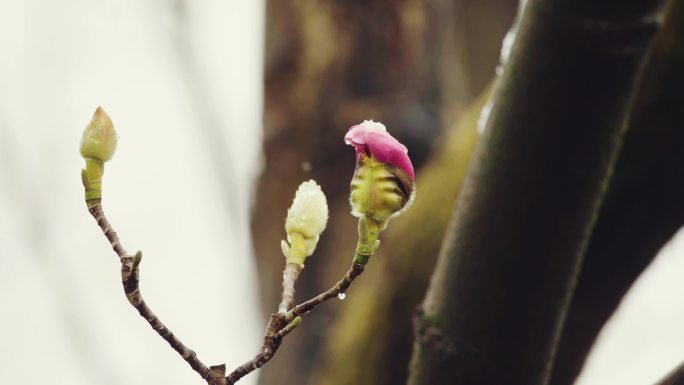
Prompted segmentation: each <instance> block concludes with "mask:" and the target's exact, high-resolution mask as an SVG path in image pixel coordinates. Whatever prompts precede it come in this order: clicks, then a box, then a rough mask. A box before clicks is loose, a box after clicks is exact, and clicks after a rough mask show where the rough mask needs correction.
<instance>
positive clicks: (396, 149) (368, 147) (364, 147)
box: [344, 120, 415, 182]
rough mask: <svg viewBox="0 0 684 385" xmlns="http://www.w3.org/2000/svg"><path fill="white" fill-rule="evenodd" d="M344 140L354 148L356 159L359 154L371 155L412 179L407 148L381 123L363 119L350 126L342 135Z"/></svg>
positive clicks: (358, 157) (358, 158) (411, 166)
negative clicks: (361, 121) (359, 122)
mask: <svg viewBox="0 0 684 385" xmlns="http://www.w3.org/2000/svg"><path fill="white" fill-rule="evenodd" d="M344 142H345V143H346V144H349V145H351V146H354V149H356V159H357V160H360V157H361V154H365V155H366V156H373V157H375V159H377V161H378V162H380V163H388V164H391V165H393V166H395V167H398V168H400V169H401V170H403V171H404V172H405V173H406V175H407V176H408V177H409V179H411V182H413V181H414V178H415V177H414V173H413V165H412V164H411V159H409V156H408V149H407V148H406V146H404V145H403V144H401V143H399V141H398V140H396V139H394V137H392V135H390V134H389V133H388V132H387V129H386V128H385V126H384V125H383V124H382V123H379V122H374V121H372V120H365V121H364V122H363V123H361V124H357V125H355V126H351V127H350V128H349V132H347V135H345V136H344Z"/></svg>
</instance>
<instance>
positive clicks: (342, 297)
mask: <svg viewBox="0 0 684 385" xmlns="http://www.w3.org/2000/svg"><path fill="white" fill-rule="evenodd" d="M337 298H339V299H340V301H342V300H343V299H345V298H347V294H346V293H339V294H337Z"/></svg>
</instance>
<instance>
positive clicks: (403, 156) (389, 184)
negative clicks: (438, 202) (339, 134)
mask: <svg viewBox="0 0 684 385" xmlns="http://www.w3.org/2000/svg"><path fill="white" fill-rule="evenodd" d="M344 141H345V143H346V144H348V145H351V146H353V147H354V149H355V150H356V171H355V172H354V178H353V179H352V182H351V196H350V202H351V205H352V213H353V214H354V215H355V216H358V217H362V216H363V217H366V218H369V219H372V220H374V221H375V222H377V223H378V224H380V227H381V228H384V226H385V225H386V223H387V221H388V220H389V219H390V218H391V217H392V216H396V215H398V214H400V213H401V212H403V210H404V209H406V208H407V207H408V205H409V204H410V202H411V200H412V199H413V195H414V190H415V189H414V178H415V175H414V172H413V165H412V164H411V160H410V159H409V156H408V149H407V148H406V146H404V145H403V144H401V143H400V142H399V141H398V140H396V139H394V137H392V135H390V134H389V133H388V132H387V129H386V128H385V126H384V125H383V124H382V123H379V122H374V121H372V120H366V121H364V122H363V123H361V124H357V125H355V126H352V127H350V128H349V131H348V132H347V134H346V135H345V136H344Z"/></svg>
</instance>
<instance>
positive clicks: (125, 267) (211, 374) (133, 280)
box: [88, 200, 225, 385]
mask: <svg viewBox="0 0 684 385" xmlns="http://www.w3.org/2000/svg"><path fill="white" fill-rule="evenodd" d="M88 211H90V214H91V215H92V216H93V218H95V220H96V221H97V224H98V226H100V228H101V229H102V232H103V233H104V235H105V236H106V237H107V239H108V240H109V243H110V244H111V245H112V249H114V252H115V253H116V254H117V255H118V256H119V261H120V262H121V282H122V283H123V287H124V292H125V293H126V298H127V299H128V302H130V303H131V305H133V307H135V308H136V310H138V313H140V316H141V317H143V318H145V320H147V322H148V323H149V324H150V326H152V329H154V330H155V331H156V332H157V333H158V334H159V335H160V336H161V337H162V338H163V339H164V340H165V341H166V342H168V343H169V345H171V347H172V348H173V350H175V351H176V352H178V354H180V355H181V357H183V359H184V360H185V361H187V363H188V364H190V367H192V369H193V370H194V371H196V372H197V373H198V374H199V375H200V376H201V377H202V378H203V379H205V380H206V381H207V383H209V384H212V385H214V384H216V385H219V384H224V383H225V379H224V378H223V376H224V375H225V365H223V366H222V365H219V366H212V367H211V368H209V367H207V366H206V365H205V364H204V363H202V361H200V359H199V358H197V354H196V353H195V352H194V351H193V350H191V349H189V348H188V347H187V346H185V345H184V344H183V343H182V342H181V341H180V340H179V339H178V337H176V335H175V334H173V332H171V330H169V329H168V328H167V327H166V326H165V325H164V324H163V323H162V322H161V320H160V319H159V318H158V317H157V316H156V315H155V314H154V312H153V311H152V309H150V308H149V306H147V304H146V303H145V301H144V300H143V297H142V294H141V293H140V287H139V282H140V270H139V268H138V266H139V264H140V260H141V259H142V253H141V252H139V251H138V252H137V253H136V254H135V255H133V256H131V255H129V254H128V253H126V250H125V249H124V248H123V246H122V245H121V242H120V241H119V237H118V236H117V234H116V232H115V231H114V228H113V227H112V225H111V224H110V223H109V221H108V220H107V218H106V217H105V214H104V211H103V210H102V204H101V203H100V202H99V200H98V202H97V203H93V204H89V206H88ZM222 367H223V373H221V368H222Z"/></svg>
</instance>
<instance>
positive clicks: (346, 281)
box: [285, 262, 366, 321]
mask: <svg viewBox="0 0 684 385" xmlns="http://www.w3.org/2000/svg"><path fill="white" fill-rule="evenodd" d="M365 268H366V265H365V264H360V263H356V262H353V263H352V265H351V267H350V268H349V270H347V273H346V274H345V275H344V277H342V279H341V280H340V281H339V282H337V283H336V284H335V286H333V287H331V288H330V289H328V291H326V292H324V293H321V294H319V295H317V296H316V297H314V298H311V299H310V300H308V301H306V302H304V303H302V304H299V305H297V306H295V307H294V308H293V309H292V310H290V311H289V312H288V313H287V316H286V317H285V319H286V320H287V321H292V320H293V319H294V318H295V317H298V316H301V315H304V314H306V313H308V312H310V311H311V310H312V309H313V308H315V307H316V306H318V305H320V304H322V303H323V302H325V301H327V300H329V299H330V298H333V297H337V295H339V294H344V293H345V292H346V291H347V289H348V288H349V285H351V283H352V282H353V281H354V279H356V277H358V276H359V275H361V273H363V270H364V269H365Z"/></svg>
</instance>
